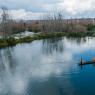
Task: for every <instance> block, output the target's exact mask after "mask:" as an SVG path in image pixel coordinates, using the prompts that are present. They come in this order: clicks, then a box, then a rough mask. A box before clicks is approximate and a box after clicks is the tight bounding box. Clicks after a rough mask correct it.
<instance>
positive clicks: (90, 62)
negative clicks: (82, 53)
mask: <svg viewBox="0 0 95 95" xmlns="http://www.w3.org/2000/svg"><path fill="white" fill-rule="evenodd" d="M87 64H95V61H87V62H80V63H79V65H87Z"/></svg>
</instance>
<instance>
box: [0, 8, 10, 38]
mask: <svg viewBox="0 0 95 95" xmlns="http://www.w3.org/2000/svg"><path fill="white" fill-rule="evenodd" d="M1 9H2V15H1V31H2V32H3V38H4V39H5V38H7V37H8V36H10V34H11V33H12V31H11V27H12V24H11V22H12V20H11V19H10V15H9V13H8V8H7V7H5V6H2V7H1Z"/></svg>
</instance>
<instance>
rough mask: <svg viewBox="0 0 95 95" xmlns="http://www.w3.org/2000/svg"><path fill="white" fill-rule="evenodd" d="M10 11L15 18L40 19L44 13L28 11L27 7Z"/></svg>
mask: <svg viewBox="0 0 95 95" xmlns="http://www.w3.org/2000/svg"><path fill="white" fill-rule="evenodd" d="M10 13H11V15H12V17H13V18H14V19H24V20H31V19H32V20H35V19H39V18H40V16H41V15H42V14H43V13H36V12H31V11H26V10H25V9H19V10H11V11H10Z"/></svg>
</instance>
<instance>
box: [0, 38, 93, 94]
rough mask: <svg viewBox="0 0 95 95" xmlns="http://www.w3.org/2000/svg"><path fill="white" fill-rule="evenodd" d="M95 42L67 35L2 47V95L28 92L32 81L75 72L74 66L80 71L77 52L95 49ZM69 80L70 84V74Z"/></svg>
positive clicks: (0, 58)
mask: <svg viewBox="0 0 95 95" xmlns="http://www.w3.org/2000/svg"><path fill="white" fill-rule="evenodd" d="M94 43H95V39H94V38H93V39H91V38H85V39H84V38H83V39H78V40H76V39H67V38H63V39H56V40H51V41H50V40H44V41H42V40H41V41H34V42H32V43H31V44H24V45H17V46H16V47H13V48H6V49H2V50H1V51H0V60H1V62H0V71H1V72H0V95H6V94H7V93H10V94H9V95H24V94H25V93H27V92H26V90H27V87H28V84H29V82H30V81H35V80H37V81H45V80H48V79H49V78H50V77H56V76H61V74H64V75H66V74H68V73H72V72H71V70H72V69H73V70H74V72H77V68H76V65H75V63H76V62H77V60H76V59H75V58H74V57H75V56H74V55H76V54H79V55H80V53H82V52H84V51H86V50H89V49H93V50H95V44H94ZM2 68H3V69H2ZM67 83H68V84H69V85H70V81H69V77H68V80H67ZM71 87H72V86H71ZM5 90H6V91H5ZM73 92H74V91H73ZM73 92H72V93H73Z"/></svg>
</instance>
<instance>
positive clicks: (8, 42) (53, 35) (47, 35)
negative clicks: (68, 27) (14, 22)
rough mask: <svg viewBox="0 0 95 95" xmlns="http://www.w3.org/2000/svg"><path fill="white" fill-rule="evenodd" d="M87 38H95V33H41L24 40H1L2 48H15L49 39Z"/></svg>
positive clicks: (0, 46) (0, 45)
mask: <svg viewBox="0 0 95 95" xmlns="http://www.w3.org/2000/svg"><path fill="white" fill-rule="evenodd" d="M63 36H66V37H85V36H92V37H95V32H68V33H66V32H51V33H39V34H35V35H34V36H27V37H24V38H19V39H15V38H12V37H10V38H7V39H0V48H4V47H8V46H15V45H16V44H18V43H30V42H32V41H34V40H40V39H48V38H57V37H63Z"/></svg>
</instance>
